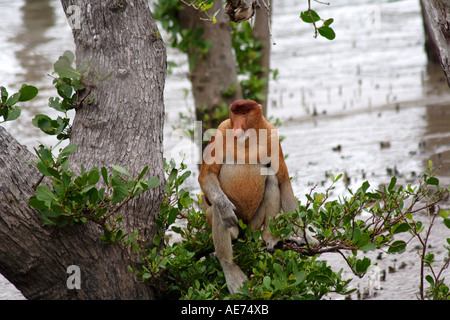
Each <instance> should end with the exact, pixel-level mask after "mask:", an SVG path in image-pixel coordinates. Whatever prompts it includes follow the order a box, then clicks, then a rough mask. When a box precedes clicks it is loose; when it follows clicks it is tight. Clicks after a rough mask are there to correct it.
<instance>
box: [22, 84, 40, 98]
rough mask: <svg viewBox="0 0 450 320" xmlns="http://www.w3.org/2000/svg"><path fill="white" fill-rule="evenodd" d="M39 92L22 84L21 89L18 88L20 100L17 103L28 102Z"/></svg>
mask: <svg viewBox="0 0 450 320" xmlns="http://www.w3.org/2000/svg"><path fill="white" fill-rule="evenodd" d="M38 92H39V90H38V89H37V88H36V87H33V86H29V85H26V84H24V85H23V86H22V88H20V90H19V93H20V99H19V101H22V102H23V101H29V100H31V99H33V98H34V97H36V96H37V94H38Z"/></svg>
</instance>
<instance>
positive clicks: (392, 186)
mask: <svg viewBox="0 0 450 320" xmlns="http://www.w3.org/2000/svg"><path fill="white" fill-rule="evenodd" d="M396 183H397V178H396V177H392V178H391V182H390V183H389V187H388V190H389V191H392V190H394V187H395V184H396Z"/></svg>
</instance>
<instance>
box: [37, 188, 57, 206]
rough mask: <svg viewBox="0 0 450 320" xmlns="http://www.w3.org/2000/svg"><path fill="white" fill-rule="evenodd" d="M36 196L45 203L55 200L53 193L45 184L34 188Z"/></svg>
mask: <svg viewBox="0 0 450 320" xmlns="http://www.w3.org/2000/svg"><path fill="white" fill-rule="evenodd" d="M36 198H37V199H38V200H41V201H45V202H46V203H51V202H52V201H55V200H56V198H55V195H54V194H53V192H52V191H51V190H50V189H49V188H48V187H47V186H46V185H39V186H38V187H37V188H36Z"/></svg>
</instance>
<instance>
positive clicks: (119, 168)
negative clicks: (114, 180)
mask: <svg viewBox="0 0 450 320" xmlns="http://www.w3.org/2000/svg"><path fill="white" fill-rule="evenodd" d="M112 168H113V170H114V171H116V172H118V173H122V174H124V175H126V176H127V177H129V178H131V179H133V176H132V175H131V174H130V173H129V172H128V171H127V170H125V168H123V167H121V166H112Z"/></svg>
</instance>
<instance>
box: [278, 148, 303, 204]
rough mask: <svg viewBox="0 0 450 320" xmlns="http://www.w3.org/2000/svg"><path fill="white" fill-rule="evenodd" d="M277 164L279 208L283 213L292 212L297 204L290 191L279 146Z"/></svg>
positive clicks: (290, 186)
mask: <svg viewBox="0 0 450 320" xmlns="http://www.w3.org/2000/svg"><path fill="white" fill-rule="evenodd" d="M278 164H279V167H278V171H277V178H278V184H279V186H280V197H281V208H282V209H283V212H290V211H294V210H295V209H297V207H298V204H297V199H296V198H295V196H294V191H293V190H292V185H291V180H290V179H289V172H288V169H287V166H286V163H285V162H284V156H283V152H282V150H281V145H280V146H279V158H278Z"/></svg>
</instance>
